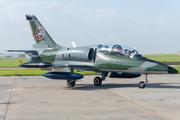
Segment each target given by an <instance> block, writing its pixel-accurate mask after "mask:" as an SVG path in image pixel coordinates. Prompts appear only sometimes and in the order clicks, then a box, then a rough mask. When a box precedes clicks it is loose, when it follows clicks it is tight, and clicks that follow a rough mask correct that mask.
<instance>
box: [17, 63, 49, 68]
mask: <svg viewBox="0 0 180 120" xmlns="http://www.w3.org/2000/svg"><path fill="white" fill-rule="evenodd" d="M19 66H21V67H25V68H46V67H51V66H52V64H51V63H48V62H27V63H22V64H20V65H19Z"/></svg>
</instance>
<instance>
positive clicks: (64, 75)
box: [8, 15, 178, 88]
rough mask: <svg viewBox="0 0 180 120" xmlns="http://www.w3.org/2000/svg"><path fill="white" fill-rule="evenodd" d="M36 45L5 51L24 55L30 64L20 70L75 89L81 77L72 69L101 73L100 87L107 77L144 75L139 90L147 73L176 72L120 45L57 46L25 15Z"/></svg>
mask: <svg viewBox="0 0 180 120" xmlns="http://www.w3.org/2000/svg"><path fill="white" fill-rule="evenodd" d="M26 19H27V20H28V21H29V23H30V26H31V30H32V35H33V37H34V40H35V44H34V45H33V48H32V49H31V50H8V52H25V53H26V58H27V60H28V61H29V62H27V63H23V64H20V66H21V67H27V68H41V70H47V71H52V72H49V73H46V74H43V76H44V77H47V78H50V79H58V80H67V85H68V86H69V87H74V86H75V83H76V80H78V79H81V78H83V75H81V74H78V73H74V70H86V71H87V70H88V71H95V72H99V73H101V77H95V78H94V85H95V86H100V85H101V84H102V81H103V80H105V79H106V77H112V78H136V77H140V76H141V73H143V74H145V81H141V82H139V84H138V86H139V88H144V87H145V86H146V84H147V83H148V79H147V74H148V73H155V74H157V73H161V74H164V73H178V71H177V70H176V69H174V68H172V67H170V66H168V65H165V64H163V63H160V62H157V61H154V60H151V59H148V58H146V57H143V56H142V55H141V54H139V53H138V51H137V50H135V49H132V48H130V47H127V46H123V45H119V44H109V45H104V44H98V45H90V46H84V47H76V45H75V44H74V43H73V47H64V46H60V45H58V44H56V43H55V42H54V40H53V39H52V38H51V37H50V35H49V34H48V32H47V31H46V30H45V28H44V27H43V26H42V25H41V23H40V22H39V21H38V19H37V18H36V17H35V16H34V15H26Z"/></svg>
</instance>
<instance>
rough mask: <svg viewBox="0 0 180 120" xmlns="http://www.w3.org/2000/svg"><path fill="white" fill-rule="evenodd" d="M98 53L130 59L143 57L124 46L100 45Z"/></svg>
mask: <svg viewBox="0 0 180 120" xmlns="http://www.w3.org/2000/svg"><path fill="white" fill-rule="evenodd" d="M98 52H99V53H106V54H111V55H117V56H125V57H130V58H137V57H142V55H141V54H138V52H137V51H136V50H134V49H132V48H130V47H127V46H124V45H118V44H115V45H102V44H100V45H98Z"/></svg>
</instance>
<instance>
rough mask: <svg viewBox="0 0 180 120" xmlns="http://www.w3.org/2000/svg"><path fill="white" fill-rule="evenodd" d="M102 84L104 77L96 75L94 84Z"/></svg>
mask: <svg viewBox="0 0 180 120" xmlns="http://www.w3.org/2000/svg"><path fill="white" fill-rule="evenodd" d="M101 84H102V79H101V78H100V77H95V78H94V85H95V86H100V85H101Z"/></svg>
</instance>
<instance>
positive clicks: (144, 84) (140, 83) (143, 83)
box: [138, 74, 148, 89]
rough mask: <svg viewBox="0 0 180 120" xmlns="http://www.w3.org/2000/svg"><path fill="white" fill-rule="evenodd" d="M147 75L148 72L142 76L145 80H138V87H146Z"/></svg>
mask: <svg viewBox="0 0 180 120" xmlns="http://www.w3.org/2000/svg"><path fill="white" fill-rule="evenodd" d="M147 75H148V74H145V77H144V79H145V82H144V81H140V82H139V84H138V86H139V88H140V89H143V88H145V87H146V84H147V83H148V79H147Z"/></svg>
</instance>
